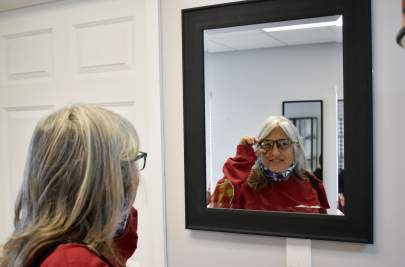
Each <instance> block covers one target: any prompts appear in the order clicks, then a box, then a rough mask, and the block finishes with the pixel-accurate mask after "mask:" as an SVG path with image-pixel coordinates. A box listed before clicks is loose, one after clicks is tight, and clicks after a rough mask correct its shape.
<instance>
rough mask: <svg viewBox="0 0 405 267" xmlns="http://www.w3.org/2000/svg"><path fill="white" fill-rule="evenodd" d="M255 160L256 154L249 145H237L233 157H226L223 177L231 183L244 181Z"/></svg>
mask: <svg viewBox="0 0 405 267" xmlns="http://www.w3.org/2000/svg"><path fill="white" fill-rule="evenodd" d="M255 161H256V155H255V152H254V151H253V148H252V147H251V146H249V145H238V146H237V147H236V155H235V157H233V158H229V159H227V160H226V162H225V164H224V167H223V169H222V170H223V173H224V178H225V179H228V180H229V181H231V182H232V183H233V184H241V183H243V182H245V181H246V179H247V177H248V176H249V173H250V171H251V169H252V167H253V165H254V163H255Z"/></svg>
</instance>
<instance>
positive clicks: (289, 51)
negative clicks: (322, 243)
mask: <svg viewBox="0 0 405 267" xmlns="http://www.w3.org/2000/svg"><path fill="white" fill-rule="evenodd" d="M204 64H205V82H206V83H205V92H206V96H207V97H209V101H210V103H209V105H210V107H209V109H210V111H211V112H210V113H211V114H207V113H206V114H207V115H210V120H207V121H206V123H209V124H210V125H209V127H206V129H207V137H208V138H209V137H210V138H209V139H210V140H208V139H207V146H210V147H209V148H211V149H207V165H208V166H207V167H208V168H209V169H208V173H207V174H208V176H207V178H208V177H210V174H211V177H210V178H212V179H210V180H211V181H210V182H211V189H213V188H214V187H215V184H216V182H217V181H218V180H219V179H221V178H222V176H223V174H222V166H223V164H224V162H225V160H226V159H227V158H228V157H231V156H233V155H234V154H235V147H236V145H237V144H238V143H239V140H240V138H241V137H242V136H246V135H251V136H257V134H258V133H259V131H260V129H261V127H262V125H263V122H264V121H265V119H266V118H267V117H268V116H270V115H281V114H282V102H283V101H292V100H323V104H324V105H323V108H324V113H323V115H324V122H325V125H324V129H325V135H324V166H323V168H324V172H325V175H324V177H325V179H324V183H325V188H326V190H327V195H328V199H329V204H330V206H331V207H337V157H336V155H337V151H336V149H337V140H336V101H337V99H336V91H337V89H338V88H339V90H338V91H342V90H340V88H342V87H343V57H342V45H341V44H337V43H324V44H311V45H299V46H291V47H277V48H265V49H253V50H242V51H233V52H222V53H205V58H204ZM206 103H208V102H206ZM301 116H302V114H301ZM210 141H211V142H210ZM319 145H320V142H319ZM211 166H212V169H211V168H210V167H211ZM207 184H208V183H207Z"/></svg>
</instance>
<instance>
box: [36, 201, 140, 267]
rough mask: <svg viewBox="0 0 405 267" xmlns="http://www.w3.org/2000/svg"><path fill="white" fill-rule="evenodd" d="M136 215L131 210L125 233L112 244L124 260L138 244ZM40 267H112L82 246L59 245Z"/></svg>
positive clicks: (135, 212) (134, 211)
mask: <svg viewBox="0 0 405 267" xmlns="http://www.w3.org/2000/svg"><path fill="white" fill-rule="evenodd" d="M137 227H138V213H137V211H136V209H134V208H132V210H131V213H130V216H129V219H128V222H127V226H126V228H125V231H124V232H123V233H122V234H121V235H120V236H119V237H117V238H116V239H114V243H115V245H116V247H117V249H118V250H119V251H118V253H120V254H121V255H122V256H123V257H124V258H125V260H128V259H129V257H131V255H132V254H133V253H134V252H135V249H136V247H137V242H138V234H137ZM40 266H41V267H85V266H86V267H114V265H112V264H110V265H109V264H108V263H107V262H106V261H105V260H103V259H102V258H100V257H99V256H98V255H97V254H96V253H95V252H93V251H92V250H90V249H89V248H88V247H86V246H85V245H83V244H78V243H65V244H62V245H59V246H58V247H57V248H56V249H55V250H54V251H53V252H52V253H51V254H50V255H49V256H48V257H46V259H45V260H44V261H43V262H42V264H41V265H40Z"/></svg>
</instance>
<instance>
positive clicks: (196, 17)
mask: <svg viewBox="0 0 405 267" xmlns="http://www.w3.org/2000/svg"><path fill="white" fill-rule="evenodd" d="M370 5H371V4H370V0H355V1H353V0H254V1H241V2H234V3H228V4H220V5H213V6H206V7H199V8H192V9H185V10H183V11H182V27H183V108H184V110H183V112H184V157H185V158H184V163H185V202H186V203H185V204H186V228H187V229H197V230H210V231H221V232H234V233H246V234H259V235H272V236H284V237H298V238H311V239H321V240H337V241H348V242H358V243H373V135H372V132H373V125H372V122H373V115H372V114H373V113H372V62H371V26H370V25H371V23H370V20H371V12H370V9H371V7H370ZM338 14H343V24H344V25H343V66H344V70H343V76H344V82H343V84H344V99H345V104H344V119H345V129H344V131H345V133H344V134H345V159H344V161H345V198H346V200H347V206H346V207H345V208H346V215H345V216H334V215H314V214H305V213H290V212H271V211H263V212H262V211H249V210H233V209H215V208H207V207H206V193H205V188H206V169H205V167H206V165H205V164H206V149H205V98H204V47H203V46H204V40H203V31H204V30H206V29H214V28H223V27H232V26H240V25H246V24H258V23H265V22H273V21H284V20H292V19H303V18H311V17H320V16H330V15H338Z"/></svg>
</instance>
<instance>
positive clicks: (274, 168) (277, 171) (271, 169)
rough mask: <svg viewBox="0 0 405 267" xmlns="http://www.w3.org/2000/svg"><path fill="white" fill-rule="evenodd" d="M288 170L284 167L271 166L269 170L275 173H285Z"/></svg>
mask: <svg viewBox="0 0 405 267" xmlns="http://www.w3.org/2000/svg"><path fill="white" fill-rule="evenodd" d="M286 169H287V168H283V167H272V166H270V168H269V170H270V171H272V172H275V173H280V172H283V171H285V170H286Z"/></svg>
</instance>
